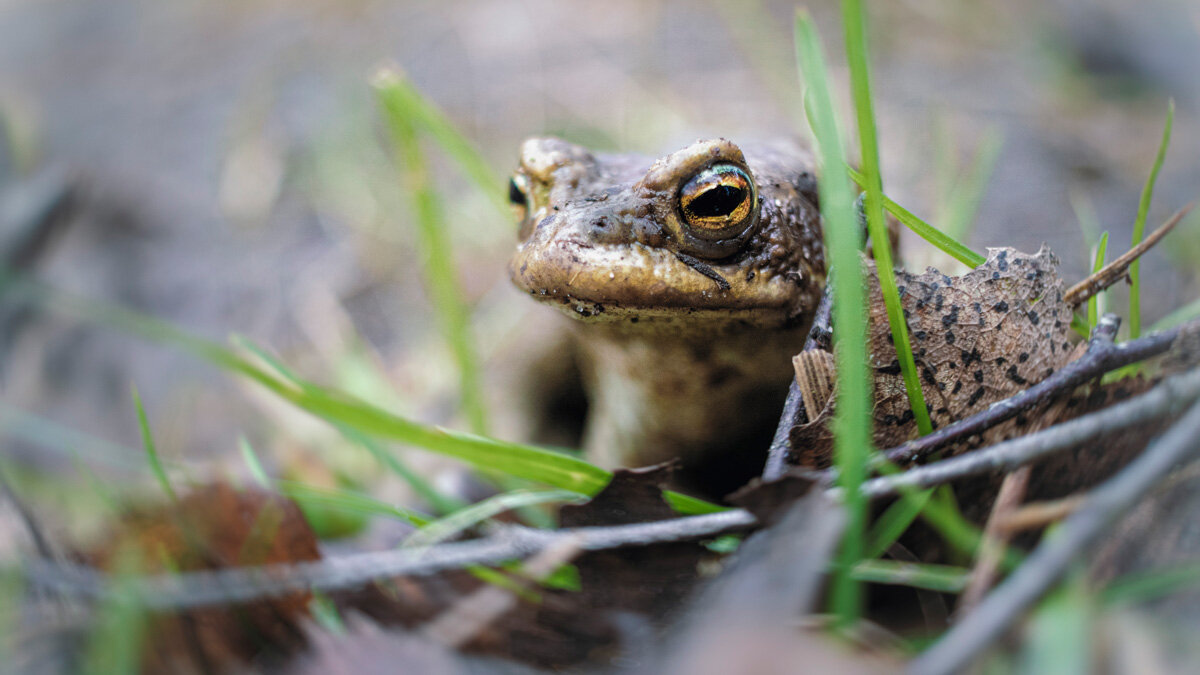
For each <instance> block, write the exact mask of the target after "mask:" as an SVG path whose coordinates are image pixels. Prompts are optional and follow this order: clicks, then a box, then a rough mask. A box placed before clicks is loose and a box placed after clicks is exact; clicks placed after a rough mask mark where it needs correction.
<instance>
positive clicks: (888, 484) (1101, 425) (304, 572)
mask: <svg viewBox="0 0 1200 675" xmlns="http://www.w3.org/2000/svg"><path fill="white" fill-rule="evenodd" d="M1197 398H1200V369H1196V370H1192V371H1189V372H1187V373H1182V374H1179V375H1173V376H1171V377H1168V378H1166V379H1164V380H1163V381H1162V383H1160V384H1159V385H1158V386H1156V387H1155V388H1153V389H1151V390H1150V391H1148V392H1146V393H1143V394H1139V395H1138V396H1135V397H1132V398H1129V399H1128V400H1125V401H1122V402H1121V403H1118V404H1115V405H1113V406H1110V407H1108V408H1106V409H1104V410H1101V411H1099V412H1095V413H1091V414H1089V415H1085V416H1082V417H1079V418H1076V419H1074V420H1070V421H1068V422H1064V423H1062V424H1058V425H1056V426H1053V427H1050V428H1048V429H1045V430H1043V431H1039V432H1037V433H1034V434H1029V435H1027V436H1023V437H1021V438H1016V439H1013V440H1011V441H1006V442H1004V443H999V444H996V445H993V446H991V447H989V448H985V449H981V450H976V451H974V452H971V453H968V454H965V455H959V456H958V457H953V458H951V459H947V460H944V461H941V462H938V463H936V464H930V465H928V466H922V467H916V468H913V469H910V470H909V471H907V472H905V473H902V474H896V475H893V476H884V477H881V478H875V479H872V480H870V481H867V482H866V483H864V484H863V486H862V488H861V489H862V491H863V493H864V494H865V495H866V496H867V497H868V498H875V497H881V496H886V495H892V494H896V493H898V492H899V491H900V490H901V489H903V488H904V487H906V486H911V487H918V488H919V487H931V486H934V485H939V484H941V483H946V482H950V481H953V480H958V479H960V478H965V477H968V476H973V475H978V474H982V473H987V472H991V471H995V470H998V469H999V470H1011V469H1012V468H1014V467H1017V466H1020V465H1022V464H1025V463H1028V462H1031V461H1034V460H1037V459H1042V458H1044V457H1047V456H1049V455H1050V454H1052V453H1054V452H1057V451H1061V450H1064V449H1067V448H1070V447H1073V446H1075V445H1076V444H1078V443H1080V442H1083V441H1086V440H1089V439H1092V438H1095V437H1097V436H1101V435H1103V434H1108V433H1112V432H1113V431H1116V430H1119V429H1123V428H1126V427H1128V426H1132V425H1134V424H1139V423H1142V422H1145V421H1147V420H1150V419H1155V418H1159V417H1163V416H1167V415H1171V414H1173V413H1175V412H1177V411H1178V410H1179V409H1181V408H1182V407H1183V406H1184V405H1186V404H1188V403H1191V402H1192V401H1194V400H1196V399H1197ZM839 493H840V489H838V488H831V489H829V490H827V494H829V495H830V496H831V497H837V496H838V494H839ZM756 523H757V521H756V519H755V517H754V516H753V515H752V514H751V513H750V512H748V511H745V510H743V509H732V510H729V511H722V512H720V513H712V514H706V515H702V516H691V517H687V518H675V519H671V520H661V521H653V522H648V523H634V524H631V525H614V526H604V527H582V528H574V529H565V530H557V531H546V530H530V529H527V528H516V527H514V528H508V529H505V530H502V531H501V533H500V534H498V535H495V536H492V537H489V538H487V539H475V540H471V541H465V542H455V543H451V544H441V545H438V546H435V547H432V548H428V549H399V550H388V551H378V552H370V553H360V554H354V555H349V556H342V557H338V558H329V559H326V560H322V561H317V562H311V563H297V564H286V565H273V566H264V567H256V568H249V567H247V568H234V569H226V570H219V571H202V572H189V573H186V574H181V575H162V576H148V577H143V578H141V579H139V580H138V583H137V584H136V589H135V590H134V591H133V593H134V598H133V599H135V600H137V601H139V602H141V603H143V604H144V605H145V606H146V607H148V608H149V609H160V610H163V609H184V608H188V607H197V606H202V605H216V604H222V603H230V602H246V601H250V600H256V599H259V598H264V597H271V596H279V595H286V594H288V593H294V592H297V591H303V590H338V589H344V588H353V587H358V586H362V585H364V584H366V583H369V582H370V581H372V580H373V579H378V578H386V577H393V576H401V575H422V574H432V573H434V572H439V571H441V570H445V569H458V568H462V567H465V566H467V565H471V564H477V563H478V564H486V563H495V562H502V561H505V560H515V559H518V558H523V557H525V556H527V555H531V554H534V553H536V552H538V551H541V550H543V549H545V548H547V547H549V546H551V545H552V544H554V543H555V542H557V541H560V540H562V539H565V538H568V537H576V536H577V537H579V538H580V548H581V549H582V550H585V551H598V550H603V549H609V548H617V547H621V546H645V545H649V544H657V543H663V542H670V541H684V540H689V539H697V538H701V537H708V536H713V535H716V534H720V533H723V532H728V531H732V530H739V529H746V528H749V527H752V526H754V525H755V524H756ZM26 575H27V577H28V578H29V579H30V581H32V582H34V583H37V584H40V585H42V586H44V587H46V588H48V589H49V590H57V591H59V592H62V593H64V594H68V595H73V596H84V597H97V598H98V597H102V596H106V595H107V594H109V593H112V592H114V591H113V590H112V586H111V585H110V584H109V580H108V578H107V577H106V576H105V575H104V574H102V573H100V572H98V571H97V570H95V569H92V568H90V567H85V566H81V565H72V564H65V563H61V564H60V563H54V562H50V561H45V560H33V561H30V562H29V563H27V565H26Z"/></svg>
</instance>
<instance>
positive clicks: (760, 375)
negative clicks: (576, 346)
mask: <svg viewBox="0 0 1200 675" xmlns="http://www.w3.org/2000/svg"><path fill="white" fill-rule="evenodd" d="M715 163H730V164H734V165H737V166H740V167H743V168H744V169H746V170H748V171H749V173H750V174H751V176H752V177H753V180H754V181H755V183H756V185H757V189H758V207H757V209H758V220H757V225H756V226H755V227H753V228H751V229H750V230H749V231H747V232H745V233H744V234H741V235H740V236H736V237H733V238H731V239H730V240H727V241H722V242H716V243H715V244H714V243H712V242H707V243H706V242H702V241H696V240H695V239H692V238H691V235H690V233H689V232H688V231H687V229H686V227H685V226H684V225H683V223H682V215H681V211H680V206H679V201H678V200H679V190H680V188H681V186H682V185H683V184H684V183H685V182H687V180H688V179H689V178H691V177H692V176H693V175H695V174H696V173H697V172H698V171H700V170H702V169H705V168H707V167H709V166H711V165H713V164H715ZM812 167H813V162H812V158H811V155H810V154H809V153H807V152H806V151H804V150H802V149H800V148H799V147H798V146H796V145H794V144H790V143H786V142H784V143H775V144H769V145H756V146H751V145H745V146H742V147H740V148H739V146H737V145H734V144H733V143H731V142H729V141H727V140H724V139H719V140H709V141H699V142H697V143H694V144H692V145H691V146H688V147H687V148H684V149H683V150H680V151H678V152H676V153H673V154H671V155H668V156H667V157H664V158H662V159H659V160H658V161H656V162H652V161H650V160H649V159H647V158H643V157H639V156H632V155H593V154H591V153H590V152H588V151H587V150H585V149H583V148H581V147H579V146H576V145H572V144H570V143H567V142H565V141H562V140H559V139H554V138H534V139H530V140H527V141H526V142H525V143H524V144H523V146H522V148H521V163H520V166H519V168H518V169H517V177H518V179H519V180H521V181H522V182H523V184H524V185H526V186H527V195H528V199H527V202H526V207H525V208H524V209H523V210H522V211H523V212H522V214H521V215H522V216H523V217H522V222H521V225H520V232H519V239H520V242H519V244H518V247H517V252H516V254H515V255H514V256H513V259H512V261H511V263H510V271H511V274H512V279H513V283H515V284H516V286H517V287H518V288H520V289H522V290H524V291H526V292H528V293H529V294H530V295H531V296H533V297H534V298H536V299H538V300H539V301H542V302H544V303H547V304H550V305H553V306H556V307H559V308H560V309H562V310H563V311H564V312H566V313H567V314H568V315H570V316H572V317H574V318H576V319H579V320H580V324H579V325H578V329H579V330H578V337H579V338H580V339H579V342H580V344H581V346H582V351H583V355H584V359H583V361H584V370H585V373H584V375H585V382H586V383H587V385H588V389H589V392H588V395H589V399H590V413H589V419H588V422H587V429H586V431H585V439H584V445H585V449H586V451H587V453H588V456H589V458H590V459H592V460H593V461H595V462H597V463H599V464H601V465H604V466H607V467H615V466H636V465H645V464H651V463H655V462H659V461H663V460H667V459H670V458H672V457H680V458H682V459H683V460H684V474H683V476H682V479H681V480H682V482H683V483H684V484H692V485H695V486H698V487H700V488H702V489H704V490H705V491H706V492H708V493H710V494H716V493H717V492H719V491H720V490H723V489H725V488H733V487H737V485H738V484H739V483H738V481H740V480H741V479H742V478H747V477H749V476H750V475H753V474H754V473H756V472H757V471H759V470H760V469H761V466H762V461H763V453H764V452H765V449H766V442H767V441H769V438H770V434H771V431H772V430H773V426H774V420H775V419H777V417H778V415H779V409H780V406H781V405H782V401H783V396H784V392H785V391H786V389H787V384H788V380H789V376H790V373H791V369H790V366H789V359H790V357H791V355H792V354H793V353H795V352H796V351H799V349H800V347H801V345H802V342H803V339H804V335H805V332H806V331H807V329H808V325H809V322H810V319H811V312H812V310H813V308H814V307H815V306H816V303H817V300H818V298H819V295H820V291H821V287H822V286H823V284H824V281H825V257H824V250H823V248H822V244H821V226H820V220H819V215H818V210H817V207H816V201H817V194H816V179H815V176H814V174H813V168H812ZM677 253H682V254H685V256H690V257H692V258H693V259H695V260H699V261H700V262H702V263H703V264H705V265H707V266H709V268H710V269H711V270H712V271H713V272H715V273H716V274H719V275H720V276H721V277H722V278H723V279H724V280H725V281H726V282H727V283H728V288H722V285H721V284H720V283H719V282H717V281H716V280H714V279H713V278H711V276H706V275H705V274H704V273H702V272H701V271H698V270H697V269H695V266H693V265H689V264H687V263H686V262H685V261H684V260H681V259H680V257H679V256H678V255H677ZM715 256H720V257H715Z"/></svg>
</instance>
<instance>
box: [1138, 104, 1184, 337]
mask: <svg viewBox="0 0 1200 675" xmlns="http://www.w3.org/2000/svg"><path fill="white" fill-rule="evenodd" d="M1174 122H1175V99H1171V100H1170V101H1169V102H1168V103H1167V122H1166V124H1164V125H1163V133H1162V141H1161V142H1160V143H1159V144H1158V153H1157V154H1156V155H1155V156H1154V166H1152V167H1151V168H1150V175H1149V176H1148V177H1147V178H1146V185H1145V186H1144V187H1142V197H1141V199H1140V200H1139V201H1138V212H1137V220H1135V221H1134V223H1133V242H1132V243H1131V244H1130V248H1132V247H1134V246H1137V245H1138V244H1140V243H1142V236H1143V235H1144V234H1145V232H1146V216H1147V214H1148V213H1149V212H1150V200H1151V199H1152V198H1153V197H1154V183H1155V182H1156V181H1157V180H1158V172H1159V169H1161V168H1162V165H1163V160H1165V159H1166V157H1167V146H1168V145H1170V144H1171V126H1172V125H1173V124H1174ZM1141 334H1142V281H1141V261H1140V260H1135V261H1133V264H1132V265H1130V266H1129V339H1131V340H1135V339H1137V338H1138V337H1139V336H1140V335H1141Z"/></svg>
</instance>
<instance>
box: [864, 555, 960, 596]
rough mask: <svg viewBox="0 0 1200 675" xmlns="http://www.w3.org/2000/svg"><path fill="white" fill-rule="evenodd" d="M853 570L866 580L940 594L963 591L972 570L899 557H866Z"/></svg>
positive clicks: (867, 581) (866, 581)
mask: <svg viewBox="0 0 1200 675" xmlns="http://www.w3.org/2000/svg"><path fill="white" fill-rule="evenodd" d="M851 573H852V574H853V575H854V578H855V579H857V580H858V581H861V582H864V583H872V584H888V585H892V586H910V587H912V588H923V589H926V590H930V591H938V592H940V593H959V592H961V591H962V590H963V589H964V588H966V586H967V579H968V578H969V577H970V576H971V571H970V570H967V569H963V568H962V567H954V566H951V565H932V564H927V563H910V562H900V561H896V560H863V561H861V562H859V563H858V564H857V565H855V566H854V570H853V571H852V572H851Z"/></svg>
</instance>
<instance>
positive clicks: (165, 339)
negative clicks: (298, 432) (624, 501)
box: [0, 274, 724, 515]
mask: <svg viewBox="0 0 1200 675" xmlns="http://www.w3.org/2000/svg"><path fill="white" fill-rule="evenodd" d="M2 277H3V275H2V274H0V280H3V279H2ZM9 282H10V283H11V284H12V286H11V288H10V290H9V292H10V293H11V294H12V295H11V296H10V297H12V298H13V299H23V300H25V301H29V302H35V303H37V304H38V305H39V306H41V307H44V308H46V309H49V310H53V311H55V312H59V313H61V314H64V315H66V316H71V317H74V318H77V319H81V320H85V321H90V322H92V323H96V324H99V325H104V326H110V327H112V328H115V329H117V330H121V331H123V332H126V333H129V334H131V335H136V336H138V337H140V338H142V339H145V340H149V341H151V342H155V343H159V344H164V345H170V346H173V347H176V348H178V349H181V350H183V351H185V352H187V353H188V354H191V355H192V356H194V357H196V358H199V359H201V360H204V361H207V362H209V363H211V364H212V365H214V366H217V367H218V368H221V369H223V370H225V371H228V372H230V373H233V374H236V375H239V376H242V377H245V378H246V379H248V380H251V381H253V382H256V383H258V384H259V385H260V386H262V387H264V388H265V389H267V390H268V391H270V392H272V393H274V394H275V395H277V396H279V397H280V398H282V399H283V400H285V401H288V402H289V403H291V404H292V405H295V406H296V407H298V408H300V409H301V410H304V411H306V412H309V413H311V414H313V415H315V416H317V417H319V418H321V419H324V420H325V421H327V422H329V423H331V424H344V425H346V426H347V427H350V428H354V429H357V430H358V431H359V432H361V433H363V434H366V435H369V436H374V437H376V438H380V439H385V440H390V441H395V442H397V443H402V444H406V445H412V446H415V447H419V448H423V449H425V450H428V451H430V452H434V453H437V454H441V455H445V456H447V457H453V458H456V459H460V460H463V461H465V462H467V463H468V464H471V465H473V466H476V467H478V468H481V469H485V470H494V471H498V472H501V473H504V474H508V475H510V476H515V477H517V478H523V479H526V480H530V481H534V482H538V483H543V484H545V485H549V486H551V487H557V488H561V489H564V490H571V491H573V492H578V493H580V494H583V495H587V496H591V495H594V494H596V493H597V492H599V491H600V490H601V489H602V488H603V487H604V486H606V485H607V484H608V482H609V480H611V479H612V474H611V473H609V472H608V471H605V470H604V469H601V468H600V467H598V466H595V465H593V464H589V463H588V462H585V461H584V460H582V459H577V458H575V457H571V456H570V455H565V454H562V453H559V452H554V451H551V450H545V449H543V448H538V447H535V446H532V445H523V444H520V443H509V442H506V441H500V440H495V439H491V438H486V437H482V436H478V435H475V434H469V433H464V432H460V431H452V430H449V429H444V428H441V427H436V426H431V425H426V424H421V423H420V422H416V421H413V420H410V419H407V418H405V417H401V416H399V415H395V414H392V413H389V412H388V411H386V410H383V409H381V408H378V407H376V406H373V405H371V404H369V403H365V402H363V401H359V400H357V399H354V398H353V397H350V396H347V395H346V394H343V393H341V392H338V391H334V390H326V389H322V388H321V387H319V386H317V385H316V384H313V383H311V382H308V381H305V380H304V379H302V378H298V377H297V379H296V380H295V381H292V380H289V379H280V378H279V377H277V376H275V375H273V374H272V373H270V372H267V371H265V370H263V369H262V368H260V367H258V366H257V365H255V364H254V363H251V362H250V361H248V360H247V359H245V358H243V357H242V355H240V354H239V353H238V352H236V351H234V350H233V349H230V348H228V347H225V346H222V345H220V344H217V343H215V342H211V341H209V340H206V339H203V338H200V337H197V336H194V335H190V334H188V333H186V332H184V331H182V330H180V329H179V328H177V327H175V326H173V325H171V324H169V323H167V322H165V321H162V320H160V319H156V318H154V317H150V316H146V315H145V314H141V313H139V312H136V311H133V310H130V309H127V308H125V307H120V306H117V305H111V304H108V303H104V302H101V301H98V300H94V299H82V298H77V297H75V296H72V295H69V294H67V293H63V292H61V291H58V290H55V289H53V288H51V287H49V286H46V285H44V284H40V283H37V282H35V281H32V280H29V279H24V278H12V277H10V279H9ZM2 411H3V407H2V406H0V412H2ZM663 496H664V498H665V499H666V501H667V503H669V504H670V505H671V506H672V507H674V508H675V510H676V511H678V512H679V513H681V514H686V515H693V514H701V513H712V512H714V511H721V510H724V507H721V506H718V505H716V504H712V503H710V502H706V501H703V500H700V499H696V498H694V497H689V496H686V495H681V494H679V493H675V492H671V491H664V493H663Z"/></svg>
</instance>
